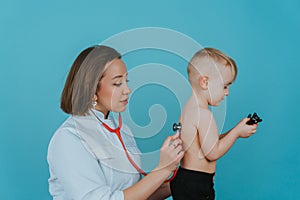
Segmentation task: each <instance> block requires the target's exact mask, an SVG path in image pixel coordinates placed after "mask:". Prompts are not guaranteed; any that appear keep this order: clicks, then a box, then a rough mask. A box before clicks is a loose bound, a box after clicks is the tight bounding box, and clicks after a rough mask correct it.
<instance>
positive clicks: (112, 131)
mask: <svg viewBox="0 0 300 200" xmlns="http://www.w3.org/2000/svg"><path fill="white" fill-rule="evenodd" d="M91 112H92V113H93V115H94V116H95V117H96V119H97V120H98V121H99V122H100V123H101V125H102V126H103V127H104V128H105V129H106V130H108V131H109V132H111V133H115V134H116V135H117V137H118V139H119V141H120V143H121V145H122V147H123V149H124V151H125V154H126V157H127V159H128V160H129V162H130V163H131V165H132V166H133V167H134V168H135V169H136V170H137V171H138V172H139V173H140V174H142V175H143V176H147V173H146V172H145V171H143V170H142V169H141V168H140V167H139V166H138V165H137V164H136V163H135V162H134V160H133V159H132V158H131V157H130V155H129V153H128V151H127V148H126V146H125V144H124V141H123V138H122V136H121V127H122V115H121V113H119V125H118V127H117V128H115V129H113V128H111V127H109V126H108V125H107V124H106V123H104V122H103V121H102V120H101V119H100V118H99V117H98V116H97V115H96V114H95V113H94V111H92V110H91ZM180 129H181V124H180V123H179V124H178V125H176V124H174V125H173V130H174V131H180ZM177 171H178V167H176V169H175V170H174V171H173V174H172V176H171V177H170V178H168V179H167V180H165V181H164V183H167V182H170V181H172V180H173V179H174V178H175V176H176V174H177Z"/></svg>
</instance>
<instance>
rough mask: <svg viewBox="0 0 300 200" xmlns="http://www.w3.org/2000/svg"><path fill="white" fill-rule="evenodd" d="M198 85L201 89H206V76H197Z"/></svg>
mask: <svg viewBox="0 0 300 200" xmlns="http://www.w3.org/2000/svg"><path fill="white" fill-rule="evenodd" d="M199 85H200V87H201V88H202V89H204V90H207V89H208V76H200V77H199Z"/></svg>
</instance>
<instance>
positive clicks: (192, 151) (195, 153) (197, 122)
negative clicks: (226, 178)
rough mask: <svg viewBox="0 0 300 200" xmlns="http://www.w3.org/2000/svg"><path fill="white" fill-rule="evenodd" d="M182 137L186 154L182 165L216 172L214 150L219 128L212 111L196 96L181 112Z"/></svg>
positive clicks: (197, 169)
mask: <svg viewBox="0 0 300 200" xmlns="http://www.w3.org/2000/svg"><path fill="white" fill-rule="evenodd" d="M180 119H181V123H182V125H183V126H182V130H181V139H182V141H183V148H184V150H185V156H184V158H183V159H182V160H181V166H182V167H183V168H186V169H191V170H196V171H203V172H207V173H214V172H215V168H216V160H213V159H211V160H209V159H208V158H210V157H211V158H213V157H212V154H213V152H214V151H213V150H214V147H215V146H216V144H217V142H218V140H219V136H218V129H217V125H216V123H215V120H214V118H213V115H212V113H211V111H210V110H209V109H207V108H205V107H202V106H201V105H199V102H197V100H196V99H195V98H191V99H190V100H189V101H188V102H187V104H186V105H185V107H184V109H183V111H182V113H181V118H180Z"/></svg>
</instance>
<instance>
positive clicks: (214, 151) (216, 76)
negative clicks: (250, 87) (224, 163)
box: [171, 48, 257, 200]
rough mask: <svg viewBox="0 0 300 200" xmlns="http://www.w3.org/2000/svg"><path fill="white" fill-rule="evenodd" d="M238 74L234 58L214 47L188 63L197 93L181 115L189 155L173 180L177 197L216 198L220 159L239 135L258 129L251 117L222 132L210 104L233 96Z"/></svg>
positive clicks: (187, 199) (189, 199)
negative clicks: (230, 87)
mask: <svg viewBox="0 0 300 200" xmlns="http://www.w3.org/2000/svg"><path fill="white" fill-rule="evenodd" d="M236 75H237V67H236V64H235V62H234V60H233V59H231V58H230V57H228V56H227V55H225V54H224V53H223V52H221V51H219V50H217V49H214V48H204V49H202V50H200V51H198V52H197V53H196V54H195V55H194V56H193V58H192V59H191V61H190V63H189V65H188V77H189V81H190V84H191V86H192V90H193V92H192V96H191V97H190V99H189V100H188V102H187V103H186V105H185V107H184V108H183V111H182V113H181V117H180V121H181V124H182V129H181V139H182V142H183V149H184V151H185V155H184V157H183V159H182V160H181V167H180V168H179V170H178V173H177V176H176V177H175V179H174V180H173V181H172V182H171V191H172V195H173V199H174V200H194V199H195V200H202V199H206V200H208V199H209V200H211V199H214V198H215V191H214V188H213V185H214V184H213V176H214V173H215V170H216V160H218V159H219V158H220V157H222V156H223V155H224V154H225V153H226V152H227V151H228V150H229V149H230V148H231V146H232V145H233V144H234V142H235V141H236V140H237V139H238V138H247V137H249V136H250V135H252V134H253V133H255V132H256V128H257V124H254V125H247V124H246V122H247V121H248V120H249V118H245V119H243V120H241V121H240V122H239V123H238V124H237V125H236V126H235V127H234V128H233V129H231V130H230V131H228V132H227V133H224V134H221V135H219V134H218V128H217V125H216V122H215V119H214V117H213V114H212V112H211V111H210V110H209V106H218V105H219V104H220V102H221V101H222V100H223V99H224V97H225V96H228V95H229V86H230V85H231V83H232V82H233V81H234V80H235V78H236Z"/></svg>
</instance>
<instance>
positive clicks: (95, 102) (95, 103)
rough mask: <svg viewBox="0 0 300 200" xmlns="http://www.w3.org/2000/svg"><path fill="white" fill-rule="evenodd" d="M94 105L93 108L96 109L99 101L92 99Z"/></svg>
mask: <svg viewBox="0 0 300 200" xmlns="http://www.w3.org/2000/svg"><path fill="white" fill-rule="evenodd" d="M92 105H93V108H94V109H95V107H96V105H97V101H92Z"/></svg>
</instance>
